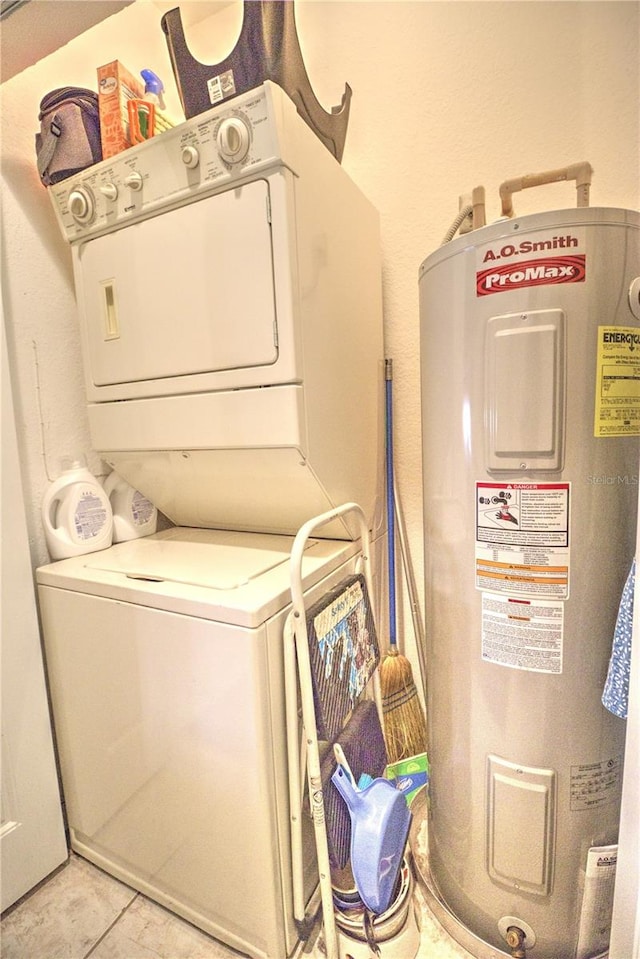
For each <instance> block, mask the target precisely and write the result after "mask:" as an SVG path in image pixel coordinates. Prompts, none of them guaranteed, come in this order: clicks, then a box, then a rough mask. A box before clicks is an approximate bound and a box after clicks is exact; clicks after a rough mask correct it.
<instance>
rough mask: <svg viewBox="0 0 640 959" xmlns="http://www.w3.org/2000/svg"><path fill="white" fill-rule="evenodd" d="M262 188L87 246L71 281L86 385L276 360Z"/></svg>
mask: <svg viewBox="0 0 640 959" xmlns="http://www.w3.org/2000/svg"><path fill="white" fill-rule="evenodd" d="M268 201H269V186H268V184H267V182H266V181H265V180H256V181H253V182H251V183H248V184H245V185H244V186H242V187H237V188H235V189H234V190H229V191H228V192H226V193H221V194H217V195H215V196H211V197H208V198H206V199H204V200H200V201H198V202H194V203H190V204H189V205H187V206H182V207H180V208H178V209H175V210H172V211H170V212H168V213H162V214H159V215H158V216H155V217H151V218H150V219H148V220H144V221H142V222H140V223H136V224H132V225H130V226H127V227H126V228H123V229H121V230H117V231H116V232H114V233H110V234H107V235H106V236H101V237H98V238H96V239H93V240H90V241H88V242H87V243H85V244H84V245H82V246H81V247H80V249H79V251H78V257H77V262H76V271H77V275H76V280H77V286H78V300H79V310H80V321H81V324H82V327H83V337H84V343H85V353H86V356H85V362H86V363H87V364H88V370H87V373H88V379H89V381H90V382H91V383H92V384H94V385H95V386H110V385H115V384H127V383H134V382H137V383H139V382H140V381H145V380H147V381H148V380H157V379H164V378H167V377H169V378H172V377H182V376H185V375H189V374H193V373H205V372H218V371H222V370H238V369H243V368H247V367H256V366H258V367H259V366H266V365H269V364H272V363H275V361H276V359H277V354H278V349H277V329H276V310H275V294H274V280H273V254H272V242H271V228H270V223H269V203H268Z"/></svg>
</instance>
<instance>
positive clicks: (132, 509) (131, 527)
mask: <svg viewBox="0 0 640 959" xmlns="http://www.w3.org/2000/svg"><path fill="white" fill-rule="evenodd" d="M104 491H105V493H106V494H107V496H108V497H109V502H110V504H111V509H112V511H113V541H114V543H123V542H125V541H126V540H130V539H138V537H139V536H149V534H150V533H155V531H156V526H157V525H158V511H157V509H156V508H155V506H154V505H153V503H152V502H151V501H150V500H148V499H147V497H146V496H144V495H143V494H142V493H140V492H139V491H138V490H137V489H134V488H133V486H130V485H129V483H127V481H126V480H125V479H123V478H122V477H121V476H120V474H119V473H116V471H115V470H114V471H113V472H112V473H109V475H108V476H107V478H106V480H105V481H104Z"/></svg>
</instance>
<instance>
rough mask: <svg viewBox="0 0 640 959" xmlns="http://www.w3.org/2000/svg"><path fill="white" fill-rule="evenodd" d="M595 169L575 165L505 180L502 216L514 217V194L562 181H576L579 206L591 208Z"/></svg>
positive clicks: (585, 164)
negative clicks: (592, 179)
mask: <svg viewBox="0 0 640 959" xmlns="http://www.w3.org/2000/svg"><path fill="white" fill-rule="evenodd" d="M592 175H593V168H592V166H591V164H590V163H587V162H584V163H573V164H571V166H567V167H563V168H561V169H559V170H547V171H546V172H545V173H527V174H525V175H524V176H519V177H514V178H513V179H511V180H505V181H504V183H503V184H502V185H501V186H500V200H501V202H502V216H506V217H512V216H513V215H514V210H513V201H512V194H513V193H517V192H518V191H519V190H526V189H527V188H528V187H532V186H542V185H543V184H544V183H559V182H560V181H562V180H575V181H576V190H577V191H578V197H577V205H578V206H589V188H590V186H591V177H592Z"/></svg>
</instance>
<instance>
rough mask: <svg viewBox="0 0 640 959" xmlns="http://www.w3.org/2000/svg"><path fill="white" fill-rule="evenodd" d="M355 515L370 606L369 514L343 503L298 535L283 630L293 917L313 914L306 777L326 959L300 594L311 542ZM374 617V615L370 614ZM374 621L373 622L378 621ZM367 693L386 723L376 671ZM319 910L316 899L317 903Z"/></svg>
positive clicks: (317, 789) (328, 905) (329, 949)
mask: <svg viewBox="0 0 640 959" xmlns="http://www.w3.org/2000/svg"><path fill="white" fill-rule="evenodd" d="M345 513H352V514H353V515H354V516H355V518H356V521H357V524H358V527H359V537H358V538H359V541H360V544H361V549H360V556H359V557H358V560H357V572H361V573H362V575H363V576H364V579H365V582H366V585H367V590H368V593H369V599H370V602H371V600H372V597H373V584H372V574H371V541H370V537H369V530H368V528H367V522H366V519H365V515H364V512H363V510H362V509H361V507H360V506H359V505H358V504H357V503H345V504H344V505H343V506H339V507H337V508H336V509H333V510H329V511H328V512H326V513H322V514H321V515H320V516H316V517H315V518H313V519H311V520H309V521H308V522H307V523H305V524H304V525H303V526H302V527H301V528H300V529H299V531H298V533H297V535H296V537H295V540H294V543H293V547H292V550H291V573H290V576H291V598H292V608H291V611H290V613H289V615H288V617H287V620H286V623H285V629H284V648H285V690H286V719H287V750H288V764H289V802H290V827H291V850H292V852H291V855H292V871H293V913H294V918H295V920H296V923H297V924H298V925H299V926H300V927H301V928H304V926H305V925H306V924H307V923H308V921H309V918H310V914H311V913H312V909H310V910H308V911H307V910H306V909H305V901H304V898H305V897H304V891H303V858H302V815H303V799H304V772H305V769H306V772H307V780H308V784H309V797H310V804H311V807H312V815H313V827H314V836H315V844H316V854H317V859H318V875H319V892H320V901H321V906H322V915H323V923H324V937H325V945H326V955H327V959H339V955H340V950H339V940H338V933H337V928H336V922H335V914H334V907H333V892H332V885H331V867H330V863H329V849H328V842H327V832H326V822H325V809H324V799H323V789H322V778H321V772H320V752H319V744H318V733H317V724H316V711H315V705H314V698H313V687H312V681H311V664H310V659H309V639H308V633H307V622H306V614H305V606H304V596H303V589H302V561H303V556H304V551H305V548H306V544H307V540H308V539H309V537H310V536H311V535H312V534H313V533H314V532H315V530H317V529H319V528H320V527H322V526H324V525H326V524H328V523H330V522H331V521H332V520H334V519H337V518H338V517H341V516H343V515H344V514H345ZM372 613H373V610H372ZM374 622H375V618H374ZM298 690H299V696H300V706H301V711H302V733H301V734H300V721H299V715H298ZM368 692H369V694H370V695H372V696H373V698H374V699H375V702H376V705H377V707H378V714H379V716H380V720H381V722H382V702H381V698H380V680H379V675H378V669H377V668H376V670H375V671H374V673H373V677H372V679H371V680H370V683H369V690H368ZM313 902H314V905H317V898H315V899H314V900H313Z"/></svg>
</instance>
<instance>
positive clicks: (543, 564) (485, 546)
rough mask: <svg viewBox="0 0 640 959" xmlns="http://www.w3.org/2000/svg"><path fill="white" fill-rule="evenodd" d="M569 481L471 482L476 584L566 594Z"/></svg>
mask: <svg viewBox="0 0 640 959" xmlns="http://www.w3.org/2000/svg"><path fill="white" fill-rule="evenodd" d="M569 492H570V486H569V483H506V484H505V483H476V587H477V589H481V590H485V589H486V590H492V591H493V592H501V593H505V594H506V595H509V596H512V595H516V596H528V597H531V598H536V599H567V597H568V595H569Z"/></svg>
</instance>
